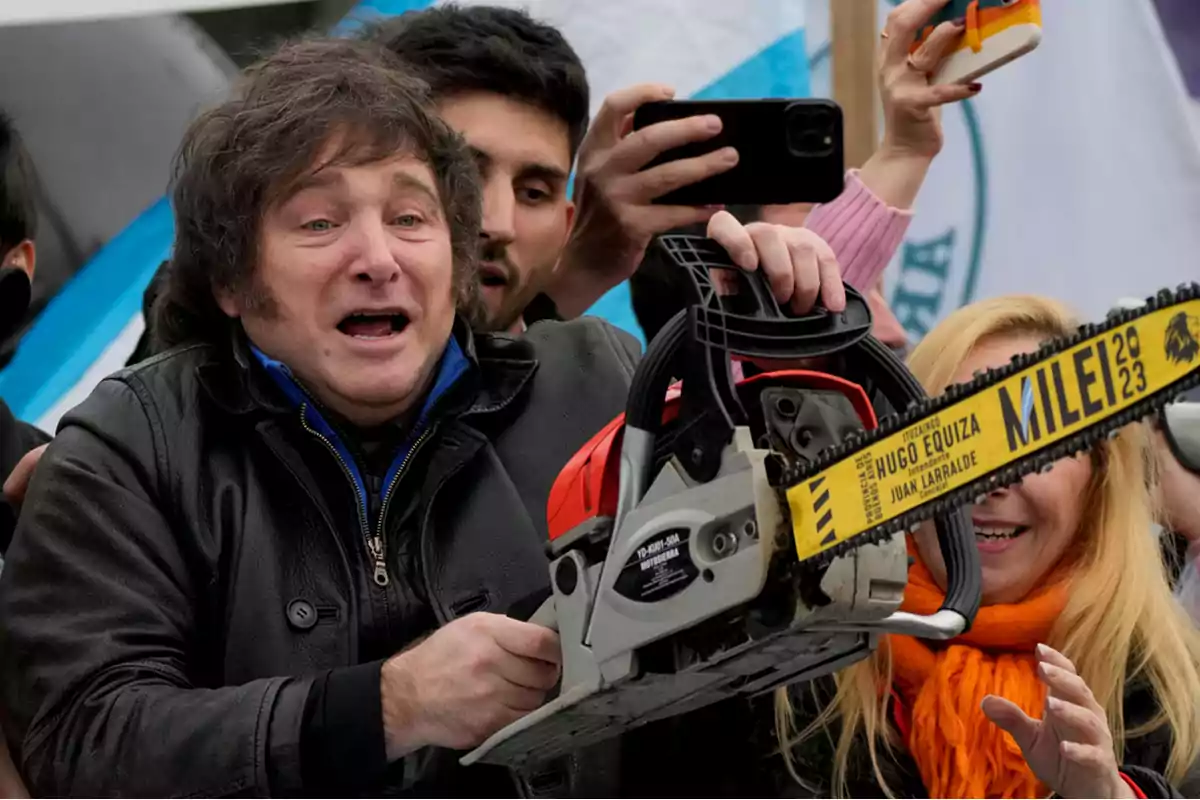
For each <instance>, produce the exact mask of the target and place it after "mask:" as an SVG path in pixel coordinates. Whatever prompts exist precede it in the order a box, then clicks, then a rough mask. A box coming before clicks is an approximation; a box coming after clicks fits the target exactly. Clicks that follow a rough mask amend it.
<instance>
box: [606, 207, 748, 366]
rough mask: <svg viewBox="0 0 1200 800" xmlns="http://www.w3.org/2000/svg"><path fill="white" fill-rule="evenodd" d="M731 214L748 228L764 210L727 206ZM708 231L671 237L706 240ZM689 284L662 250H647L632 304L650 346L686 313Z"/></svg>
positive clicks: (693, 228) (695, 229)
mask: <svg viewBox="0 0 1200 800" xmlns="http://www.w3.org/2000/svg"><path fill="white" fill-rule="evenodd" d="M727 210H728V211H729V213H731V214H733V215H734V216H735V217H737V219H738V221H739V222H741V223H743V224H746V225H748V224H749V223H751V222H755V221H757V220H758V219H760V217H761V216H762V208H761V207H760V206H727ZM706 229H707V225H706V224H705V223H703V222H700V223H697V224H695V225H688V226H687V227H684V228H678V229H676V230H673V231H671V233H684V234H689V235H692V236H703V235H704V234H705V231H706ZM688 283H689V278H688V277H687V276H686V275H684V274H683V271H682V270H681V269H680V268H679V267H677V266H676V265H675V264H673V263H671V262H670V261H669V260H668V259H667V257H666V256H665V255H664V254H663V253H662V251H661V250H659V249H658V247H655V246H653V245H651V246H650V247H649V248H647V249H646V255H645V256H643V257H642V263H641V264H639V265H638V268H637V271H636V272H634V273H633V275H631V276H630V278H629V304H630V305H631V306H633V316H634V317H635V318H636V319H637V323H638V326H639V327H641V329H642V334H643V335H644V336H645V337H646V341H647V342H650V341H652V340H653V339H654V337H655V336H657V335H658V332H659V331H660V330H662V327H663V326H664V325H666V324H667V323H668V322H670V321H671V317H673V316H675V315H676V314H678V313H679V312H680V311H682V310H683V308H684V306H685V305H686V304H687V302H688V298H689V297H691V296H692V289H691V288H690V287H689V286H688Z"/></svg>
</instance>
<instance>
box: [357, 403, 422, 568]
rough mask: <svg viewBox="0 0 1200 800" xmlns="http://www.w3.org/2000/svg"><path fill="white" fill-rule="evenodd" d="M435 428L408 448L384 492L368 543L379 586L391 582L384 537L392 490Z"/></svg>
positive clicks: (419, 437)
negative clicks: (384, 525) (373, 531)
mask: <svg viewBox="0 0 1200 800" xmlns="http://www.w3.org/2000/svg"><path fill="white" fill-rule="evenodd" d="M432 431H433V427H432V426H430V427H427V428H426V429H425V430H423V431H421V435H420V436H418V437H417V440H416V441H415V442H413V444H412V447H410V448H408V452H407V453H405V454H404V460H403V461H401V462H400V468H399V469H397V470H396V474H395V475H394V476H393V477H392V481H391V483H389V484H388V485H387V488H386V489H384V492H383V501H382V503H381V505H380V507H379V518H378V519H377V520H376V526H375V535H374V536H372V537H371V539H370V541H369V542H368V545H367V547H368V549H369V550H370V551H371V555H372V557H373V558H374V559H375V571H374V574H373V576H372V577H374V579H375V583H376V585H378V586H387V585H388V583H389V582H390V581H389V579H388V572H387V545H386V544H385V541H386V540H385V539H384V535H383V521H384V520H385V519H387V511H388V505H390V504H391V502H392V490H393V489H395V488H396V485H397V484H399V483H400V479H401V478H402V477H404V473H405V471H406V470H407V469H408V465H409V462H411V461H412V460H413V456H415V455H416V453H417V451H418V450H420V449H421V445H423V444H425V440H426V439H428V438H429V435H430V433H431V432H432Z"/></svg>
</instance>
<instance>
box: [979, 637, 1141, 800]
mask: <svg viewBox="0 0 1200 800" xmlns="http://www.w3.org/2000/svg"><path fill="white" fill-rule="evenodd" d="M1037 658H1038V662H1039V663H1038V666H1037V671H1038V677H1039V678H1041V680H1042V682H1043V683H1044V684H1046V688H1047V696H1046V707H1045V710H1044V711H1043V713H1042V719H1040V720H1036V719H1032V718H1030V717H1029V716H1028V715H1027V714H1026V713H1025V712H1024V711H1022V710H1021V709H1020V708H1018V707H1017V706H1016V705H1015V704H1013V703H1012V702H1010V701H1008V700H1005V699H1004V698H1002V697H995V696H993V695H989V696H987V697H985V698H984V700H983V713H984V714H986V715H987V717H988V719H990V720H991V721H992V722H994V723H995V724H996V725H998V726H1000V727H1001V728H1002V729H1004V730H1005V731H1007V732H1008V733H1009V735H1011V736H1012V737H1013V740H1014V741H1015V742H1016V743H1017V746H1018V747H1020V748H1021V752H1022V753H1023V754H1024V756H1025V762H1026V763H1027V764H1029V768H1030V769H1032V770H1033V774H1034V775H1036V776H1037V777H1038V780H1040V781H1041V782H1042V783H1044V784H1046V786H1048V787H1050V789H1051V791H1053V792H1054V793H1056V794H1057V795H1059V796H1060V797H1126V798H1128V797H1134V796H1135V795H1134V793H1133V790H1132V789H1131V788H1130V787H1129V784H1127V783H1126V782H1125V779H1124V778H1122V777H1121V774H1120V772H1119V771H1118V769H1117V762H1116V759H1115V758H1114V756H1113V740H1112V733H1111V732H1110V731H1109V729H1108V721H1107V719H1106V717H1105V714H1104V709H1103V708H1101V707H1100V704H1099V703H1097V702H1096V698H1095V697H1093V696H1092V690H1091V689H1089V688H1088V686H1087V684H1086V683H1084V682H1083V679H1082V678H1080V677H1079V674H1078V673H1076V672H1075V665H1074V664H1072V663H1071V661H1070V659H1068V658H1067V657H1066V656H1064V655H1063V654H1062V653H1059V652H1058V651H1057V650H1054V649H1053V648H1051V647H1047V646H1046V645H1044V644H1040V645H1038V647H1037Z"/></svg>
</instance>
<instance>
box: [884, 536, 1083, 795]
mask: <svg viewBox="0 0 1200 800" xmlns="http://www.w3.org/2000/svg"><path fill="white" fill-rule="evenodd" d="M909 553H910V555H912V556H913V558H914V562H913V565H912V567H911V568H909V571H908V588H907V589H906V590H905V592H904V603H903V605H902V606H901V608H903V609H904V610H905V611H911V612H913V613H917V614H932V613H933V612H934V611H936V610H937V609H938V608H940V607H941V604H942V600H943V599H944V597H945V594H944V593H943V592H942V590H941V589H939V588H938V586H937V584H936V583H934V581H933V576H932V575H931V574H930V573H929V570H928V569H927V568H926V566H925V565H924V564H923V563H921V560H920V558H919V556H918V555H917V553H916V548H915V547H911V546H910V547H909ZM1066 597H1067V590H1066V586H1065V584H1063V583H1061V582H1056V583H1053V584H1050V585H1048V586H1046V587H1045V588H1043V589H1039V590H1037V591H1035V592H1032V593H1031V594H1030V595H1029V596H1028V597H1026V598H1025V599H1024V600H1022V601H1021V602H1020V603H1015V604H1012V605H994V606H985V607H983V608H981V609H980V610H979V614H978V615H977V616H976V617H975V624H974V625H973V626H972V627H971V630H970V631H968V632H967V633H965V634H963V635H962V636H959V637H957V638H955V639H953V640H951V642H950V643H949V645H948V646H940V647H938V649H936V650H935V649H931V647H930V644H934V645H935V646H937V644H936V643H926V642H925V641H923V640H919V639H915V638H913V637H911V636H889V637H888V646H889V647H890V649H891V653H892V663H893V675H894V679H895V683H896V688H897V689H899V691H900V695H901V696H902V697H903V699H904V702H905V706H906V707H907V708H909V709H910V710H911V712H912V724H911V725H910V726H909V730H910V732H909V734H908V742H907V745H908V750H909V752H910V753H911V754H912V757H913V760H915V761H916V763H917V767H918V769H920V771H921V778H922V780H923V781H924V783H925V788H926V789H927V790H928V791H929V796H930V797H1046V796H1047V795H1048V793H1049V790H1048V789H1047V788H1046V787H1045V786H1043V785H1042V784H1041V783H1040V782H1039V781H1038V779H1037V778H1035V777H1034V775H1033V772H1032V771H1030V769H1029V766H1028V765H1027V764H1026V763H1025V759H1024V758H1023V757H1022V755H1021V749H1020V748H1019V747H1017V745H1016V743H1015V742H1013V740H1012V739H1011V738H1010V737H1009V736H1008V735H1007V734H1006V733H1004V732H1003V731H1002V730H1000V729H999V728H997V727H996V726H995V725H993V724H992V723H991V721H990V720H988V718H987V717H985V716H984V715H983V711H982V710H981V709H980V703H982V702H983V698H984V697H985V696H987V695H989V694H994V695H998V696H1000V697H1005V698H1008V699H1009V700H1011V701H1012V702H1014V703H1016V704H1017V705H1018V706H1020V707H1021V709H1023V710H1024V711H1025V713H1026V714H1029V715H1030V716H1031V717H1034V718H1035V719H1037V718H1040V717H1041V715H1042V703H1043V702H1044V700H1045V688H1044V686H1043V685H1042V682H1041V681H1040V680H1038V678H1037V673H1036V671H1035V670H1036V667H1037V660H1036V658H1035V656H1034V655H1033V650H1034V648H1035V647H1036V646H1037V644H1038V643H1039V642H1044V641H1045V640H1046V637H1047V634H1048V633H1049V632H1050V627H1051V626H1052V625H1053V624H1054V621H1055V620H1056V619H1058V616H1059V614H1060V613H1061V612H1062V609H1063V606H1064V605H1065V603H1066Z"/></svg>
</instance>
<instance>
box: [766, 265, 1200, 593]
mask: <svg viewBox="0 0 1200 800" xmlns="http://www.w3.org/2000/svg"><path fill="white" fill-rule="evenodd" d="M1197 297H1200V284H1196V283H1191V284H1181V285H1180V286H1179V287H1178V288H1177V289H1176V290H1175V291H1171V290H1169V289H1163V290H1162V291H1160V292H1158V293H1157V294H1156V295H1154V296H1153V297H1149V298H1147V300H1146V303H1145V305H1143V306H1140V307H1138V308H1131V309H1121V310H1118V311H1113V312H1111V313H1110V314H1109V315H1108V317H1107V318H1106V319H1105V320H1104V321H1103V322H1095V323H1087V324H1085V325H1081V326H1080V327H1079V328H1078V329H1077V330H1076V332H1075V333H1073V334H1071V335H1070V336H1063V337H1060V338H1058V339H1055V340H1053V341H1050V342H1047V343H1046V344H1044V345H1042V346H1041V347H1040V348H1039V349H1038V350H1036V351H1034V352H1031V353H1022V354H1020V355H1017V356H1014V357H1013V359H1012V362H1011V363H1009V364H1007V365H1006V366H1003V367H1000V368H998V369H994V370H987V371H983V372H980V373H978V374H977V375H975V377H974V378H972V379H971V380H970V381H967V382H965V383H959V384H954V385H952V386H949V387H947V389H946V391H945V392H943V393H942V394H941V395H939V396H938V397H933V398H929V399H926V400H922V401H920V402H917V403H913V404H910V405H909V407H908V409H906V410H905V411H904V412H903V413H901V414H895V415H892V416H889V417H886V418H884V419H883V420H881V421H880V424H879V426H878V427H876V428H875V429H874V430H872V431H861V432H857V433H853V434H850V435H848V436H847V437H846V438H845V439H843V440H842V441H841V442H840V443H838V444H837V445H835V446H833V447H830V448H828V449H827V450H825V451H823V452H822V453H820V454H819V455H818V456H817V458H816V459H814V460H812V461H808V462H804V463H792V464H790V465H789V464H784V465H782V469H781V470H780V473H779V476H780V482H779V486H780V488H782V489H785V490H786V489H787V488H789V487H791V486H795V485H797V484H800V483H803V482H804V481H806V480H808V479H810V478H812V477H814V476H815V475H817V474H819V473H820V472H822V471H824V470H826V469H828V468H829V467H831V466H833V465H834V464H836V463H838V462H840V461H842V460H844V459H846V458H849V457H851V456H853V455H855V454H856V453H858V452H860V451H861V450H864V449H866V448H867V447H870V446H871V445H873V444H875V443H876V442H878V441H879V440H880V439H883V438H884V437H886V436H888V435H890V434H892V433H895V432H896V431H898V430H901V429H903V428H906V427H908V426H909V425H912V424H913V423H916V422H920V421H921V420H923V419H925V418H926V417H928V416H930V415H932V414H935V413H937V412H939V411H941V410H943V409H945V408H947V407H949V406H951V405H954V404H955V403H957V402H959V401H960V400H963V399H964V398H967V397H971V396H972V395H975V394H978V393H979V392H981V391H983V390H985V389H987V388H990V387H991V386H992V385H994V384H996V383H999V382H1001V381H1003V380H1005V379H1006V378H1008V377H1010V376H1011V375H1013V374H1014V373H1017V372H1020V371H1021V370H1023V369H1025V368H1027V367H1029V366H1031V365H1033V364H1036V363H1038V362H1040V361H1042V360H1044V359H1047V358H1050V357H1051V356H1054V355H1057V354H1058V353H1060V352H1062V351H1064V350H1069V349H1070V348H1072V347H1074V346H1075V345H1077V344H1079V343H1080V342H1082V341H1084V340H1085V339H1091V338H1092V337H1095V336H1098V335H1100V334H1104V333H1107V332H1108V331H1110V330H1112V329H1114V328H1118V327H1120V326H1122V325H1127V324H1129V323H1130V322H1132V321H1133V320H1135V319H1138V318H1139V317H1143V316H1146V315H1147V314H1150V313H1153V312H1155V311H1158V310H1160V309H1163V308H1167V307H1169V306H1173V305H1176V304H1178V303H1186V302H1188V301H1190V300H1194V299H1196V298H1197ZM1197 385H1200V369H1198V370H1194V371H1193V372H1192V373H1191V374H1189V375H1187V376H1185V377H1183V378H1182V379H1180V380H1179V381H1176V382H1175V383H1174V384H1172V385H1171V386H1168V387H1167V388H1165V389H1160V390H1159V391H1158V392H1155V393H1154V394H1151V395H1149V396H1147V397H1146V398H1144V399H1143V400H1140V401H1138V402H1137V403H1134V404H1133V405H1131V406H1130V407H1129V408H1127V409H1124V410H1123V411H1120V412H1118V413H1116V414H1114V415H1113V416H1111V417H1109V418H1107V419H1105V420H1102V421H1100V422H1097V423H1096V424H1095V425H1093V426H1091V427H1089V428H1088V429H1086V430H1083V431H1080V432H1078V433H1076V434H1073V435H1072V436H1069V437H1067V438H1065V439H1063V440H1061V441H1059V442H1056V443H1054V444H1052V445H1048V446H1047V447H1045V448H1044V449H1042V450H1039V451H1037V452H1035V453H1032V454H1030V455H1027V456H1022V457H1020V458H1018V459H1016V460H1015V461H1013V462H1012V463H1011V464H1009V465H1008V466H1006V467H1003V468H1001V469H998V470H995V471H993V472H991V473H989V474H988V475H985V476H983V477H981V478H979V479H977V480H975V481H973V482H971V483H970V484H968V485H966V486H962V487H959V488H958V489H955V490H953V491H951V492H948V493H946V494H945V495H943V496H941V497H938V498H937V499H935V500H930V501H929V502H927V503H925V504H923V505H921V506H918V507H917V508H914V509H912V510H910V511H906V512H904V513H903V514H900V515H899V516H897V517H895V518H893V519H890V520H888V521H887V522H884V523H881V524H879V525H876V526H874V527H872V528H869V529H868V530H865V531H863V532H861V533H858V534H855V535H854V536H851V537H850V538H848V539H846V540H845V541H843V542H839V543H838V544H836V545H834V546H833V547H831V548H829V549H828V550H826V551H824V552H821V553H818V554H817V555H815V556H812V557H810V558H807V559H804V560H803V561H802V562H801V564H803V565H804V566H805V567H813V568H818V569H819V568H822V567H825V566H827V565H828V564H829V563H831V562H832V561H833V560H834V559H836V558H838V557H840V556H844V555H846V554H847V553H850V552H851V551H853V550H857V549H858V548H860V547H863V546H865V545H868V544H879V543H880V542H883V541H887V540H889V539H891V538H892V537H893V536H895V535H896V534H897V533H899V532H901V531H908V530H911V529H913V528H915V527H916V526H917V525H918V524H919V523H921V522H924V521H925V520H928V519H932V518H933V517H937V516H941V515H943V514H946V513H949V512H952V511H955V510H957V509H959V508H962V507H964V506H966V505H969V504H971V503H974V502H975V501H976V499H977V498H979V497H982V496H984V495H987V494H988V493H989V492H992V491H995V490H996V489H999V488H1002V487H1005V486H1012V485H1013V484H1016V483H1019V482H1020V481H1021V479H1022V478H1024V477H1025V476H1026V475H1029V474H1031V473H1033V472H1037V471H1041V470H1043V469H1046V468H1048V467H1049V466H1050V465H1052V464H1053V463H1054V462H1056V461H1059V460H1061V459H1063V458H1067V457H1069V456H1073V455H1076V454H1078V453H1083V452H1087V451H1089V450H1091V449H1092V448H1093V447H1095V446H1096V445H1097V444H1099V443H1100V441H1101V440H1102V439H1105V438H1111V437H1113V436H1115V435H1116V434H1117V433H1118V432H1119V431H1120V430H1121V429H1122V428H1124V427H1125V426H1126V425H1129V424H1131V423H1133V422H1137V421H1138V420H1141V419H1146V418H1149V417H1151V416H1153V414H1154V413H1155V412H1157V411H1159V410H1160V409H1162V408H1164V407H1165V406H1167V405H1170V404H1171V403H1172V402H1173V401H1174V400H1175V399H1176V398H1178V397H1179V396H1180V395H1182V394H1183V393H1184V392H1186V391H1187V390H1188V389H1191V388H1192V387H1193V386H1197Z"/></svg>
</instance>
